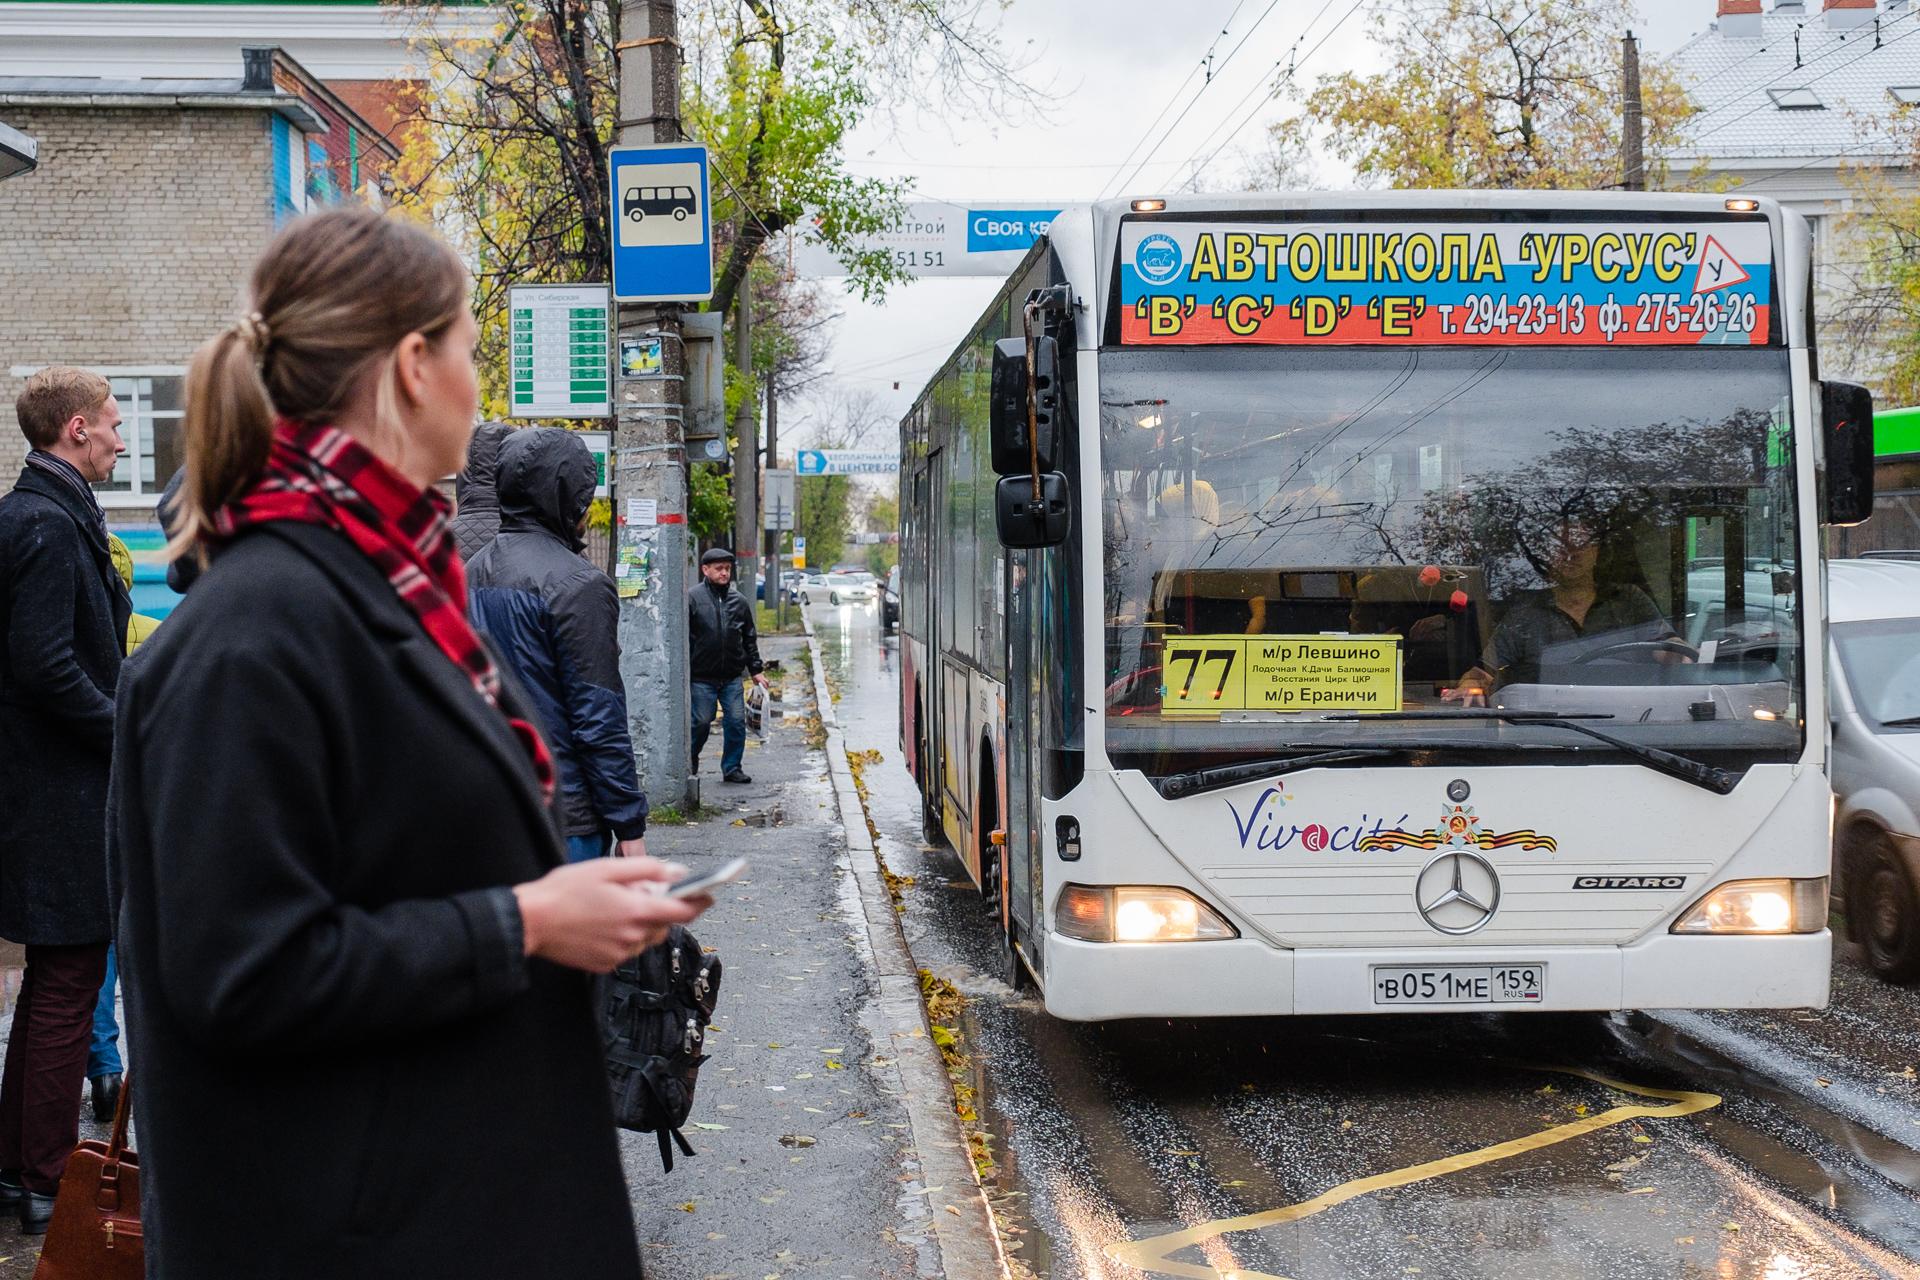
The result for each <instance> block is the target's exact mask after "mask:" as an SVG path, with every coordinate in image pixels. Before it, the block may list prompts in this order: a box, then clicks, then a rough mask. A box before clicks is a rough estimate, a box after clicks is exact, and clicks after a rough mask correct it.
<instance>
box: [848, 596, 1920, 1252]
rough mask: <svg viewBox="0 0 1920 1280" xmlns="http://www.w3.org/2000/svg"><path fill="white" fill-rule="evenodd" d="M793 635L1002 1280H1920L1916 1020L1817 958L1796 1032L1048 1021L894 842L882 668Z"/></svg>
mask: <svg viewBox="0 0 1920 1280" xmlns="http://www.w3.org/2000/svg"><path fill="white" fill-rule="evenodd" d="M813 620H814V626H815V628H816V632H817V634H818V637H819V639H820V641H821V642H822V644H823V646H824V655H825V658H826V664H827V669H828V672H829V679H830V680H835V681H838V682H839V684H840V689H839V693H840V699H841V700H840V704H839V708H840V717H841V720H842V722H843V723H844V724H845V725H846V726H847V738H848V746H849V749H850V750H856V751H857V750H862V749H874V750H878V751H880V752H881V753H882V755H883V757H884V763H883V764H881V765H880V766H878V767H870V768H868V770H867V771H866V780H867V783H868V786H869V788H870V792H871V806H872V813H871V816H872V818H873V820H874V822H875V824H876V825H877V827H878V829H879V833H880V837H881V839H880V847H881V854H882V856H883V857H884V858H885V859H886V861H887V863H888V865H889V866H890V868H891V869H892V870H893V871H894V872H895V873H897V874H902V875H911V876H913V877H914V880H915V883H914V884H913V885H912V886H911V887H910V888H908V889H907V890H906V905H907V911H906V916H905V922H906V927H907V933H908V938H909V941H910V943H911V945H912V947H913V950H914V954H915V957H916V960H917V962H918V963H920V964H921V965H923V966H925V967H927V968H930V969H932V970H934V971H935V972H936V973H938V974H940V975H941V976H943V977H946V978H947V979H949V980H950V981H952V982H954V983H955V984H956V985H957V986H958V987H959V988H960V990H961V991H962V992H963V993H964V995H965V996H966V998H967V1019H966V1023H965V1028H964V1030H965V1036H966V1042H965V1043H966V1048H967V1049H968V1050H969V1052H970V1054H971V1057H972V1061H973V1065H974V1081H973V1083H974V1084H975V1085H976V1087H978V1088H979V1089H980V1093H981V1103H982V1105H981V1108H980V1109H981V1116H982V1122H983V1123H984V1125H985V1126H986V1127H987V1129H988V1130H989V1132H990V1134H991V1135H992V1138H993V1143H994V1153H995V1156H996V1158H997V1161H998V1165H999V1168H998V1172H997V1174H996V1175H995V1177H994V1179H993V1186H992V1188H991V1196H992V1199H993V1200H994V1203H995V1207H996V1210H997V1212H998V1213H999V1215H1000V1220H1001V1222H1002V1223H1003V1227H1004V1229H1005V1230H1006V1232H1007V1235H1008V1243H1009V1246H1010V1247H1011V1249H1012V1256H1013V1257H1015V1258H1016V1259H1018V1260H1019V1265H1021V1266H1023V1267H1024V1268H1026V1269H1027V1270H1028V1271H1029V1272H1030V1273H1031V1274H1033V1275H1036V1276H1045V1277H1049V1278H1051V1280H1079V1278H1081V1277H1089V1278H1091V1277H1103V1278H1104V1277H1114V1278H1116V1280H1117V1278H1119V1277H1136V1276H1189V1277H1217V1276H1237V1277H1242V1278H1244V1280H1255V1278H1257V1277H1288V1278H1289V1280H1323V1278H1325V1280H1331V1278H1334V1277H1341V1278H1345V1277H1367V1278H1369V1280H1371V1278H1373V1277H1390V1276H1414V1275H1417V1276H1421V1277H1424V1278H1431V1277H1459V1278H1461V1280H1467V1278H1470V1277H1471V1278H1476V1280H1477V1278H1480V1277H1511V1278H1512V1280H1544V1278H1547V1277H1562V1276H1566V1277H1574V1276H1580V1277H1585V1276H1595V1277H1631V1278H1635V1280H1638V1278H1640V1277H1688V1278H1691V1277H1715V1278H1716V1280H1733V1278H1744V1277H1754V1278H1755V1280H1803V1278H1811V1277H1867V1276H1883V1277H1892V1276H1920V1196H1917V1195H1916V1190H1917V1189H1920V1080H1916V1077H1915V1073H1916V1072H1920V993H1916V992H1915V991H1912V990H1904V989H1899V988H1891V987H1888V986H1886V985H1884V984H1882V983H1880V982H1879V981H1878V980H1877V979H1875V978H1874V977H1872V975H1871V974H1869V973H1867V972H1866V971H1865V970H1863V969H1862V968H1861V967H1860V966H1859V965H1858V964H1857V963H1856V962H1855V961H1854V960H1853V959H1852V958H1851V957H1850V956H1846V957H1843V958H1842V959H1841V960H1840V962H1839V963H1838V965H1837V968H1836V972H1835V975H1834V997H1833V1005H1832V1007H1831V1008H1829V1009H1828V1010H1826V1011H1823V1012H1820V1013H1807V1012H1785V1013H1768V1014H1748V1013H1702V1014H1666V1015H1660V1016H1659V1017H1657V1018H1656V1017H1649V1016H1643V1015H1635V1016H1633V1017H1621V1018H1606V1017H1600V1016H1585V1015H1551V1014H1550V1015H1538V1014H1536V1015H1532V1016H1526V1015H1468V1016H1460V1017H1451V1016H1449V1017H1424V1018H1401V1017H1373V1018H1339V1019H1334V1018H1325V1019H1257V1020H1234V1021H1193V1022H1174V1021H1165V1020H1153V1021H1138V1022H1125V1023H1108V1024H1101V1025H1078V1024H1072V1023H1065V1022H1060V1021H1057V1020H1054V1019H1052V1018H1049V1017H1048V1016H1047V1015H1046V1014H1045V1013H1043V1012H1042V1011H1041V1009H1040V1007H1039V1005H1038V1002H1037V1001H1036V1000H1035V999H1034V998H1033V997H1032V996H1031V995H1028V994H1020V995H1016V994H1015V993H1014V992H1012V991H1010V990H1009V989H1008V988H1007V987H1006V986H1005V985H1004V983H1002V982H1000V981H999V980H997V979H996V978H994V977H992V976H991V974H992V973H993V971H994V961H993V936H992V933H991V921H990V917H989V915H988V913H987V910H986V907H985V904H984V903H983V901H982V900H981V899H980V897H979V895H978V894H977V892H976V891H975V890H974V889H973V887H972V885H971V884H970V882H968V881H967V879H966V875H965V872H964V871H963V870H962V869H961V867H960V865H959V863H958V861H957V860H956V859H955V858H954V857H953V855H952V854H950V853H948V852H947V851H945V850H944V849H929V848H927V847H926V846H925V845H924V844H923V843H922V842H921V840H920V837H919V808H918V805H919V800H918V796H917V794H916V792H915V790H914V787H913V783H912V781H911V779H909V778H908V776H907V774H906V772H905V770H904V768H902V767H901V763H900V751H899V747H898V743H897V740H896V739H897V715H898V713H897V706H898V701H897V692H896V686H895V681H896V678H897V672H898V666H899V654H898V650H897V648H896V647H895V642H894V641H892V640H890V639H889V640H887V641H885V642H884V643H883V642H882V640H881V638H880V636H879V632H878V625H877V621H876V618H875V615H874V613H873V612H872V610H871V609H869V608H860V607H852V608H848V607H843V608H840V609H826V608H822V609H818V610H816V611H815V614H814V619H813Z"/></svg>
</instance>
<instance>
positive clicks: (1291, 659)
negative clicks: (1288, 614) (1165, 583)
mask: <svg viewBox="0 0 1920 1280" xmlns="http://www.w3.org/2000/svg"><path fill="white" fill-rule="evenodd" d="M1161 675H1162V677H1163V680H1162V684H1161V687H1160V709H1161V710H1162V711H1163V712H1165V713H1167V714H1169V715H1211V714H1216V713H1218V712H1221V711H1398V710H1399V709H1400V640H1399V637H1397V636H1244V635H1242V636H1169V637H1167V640H1166V643H1165V648H1164V650H1163V661H1162V670H1161Z"/></svg>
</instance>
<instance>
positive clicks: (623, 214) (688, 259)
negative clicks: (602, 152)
mask: <svg viewBox="0 0 1920 1280" xmlns="http://www.w3.org/2000/svg"><path fill="white" fill-rule="evenodd" d="M608 165H609V168H610V171H611V172H610V181H611V184H612V187H611V190H612V197H613V198H612V203H611V205H610V206H609V207H610V208H611V209H612V210H613V213H614V232H613V296H614V299H615V300H616V301H619V302H705V301H706V300H707V299H708V298H711V297H712V296H713V211H712V208H711V207H710V205H709V202H708V185H707V173H708V163H707V149H706V148H705V147H703V146H699V145H696V144H678V145H674V146H664V147H615V148H614V149H613V151H612V152H611V153H610V155H609V159H608Z"/></svg>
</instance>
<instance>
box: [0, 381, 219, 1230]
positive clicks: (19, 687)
mask: <svg viewBox="0 0 1920 1280" xmlns="http://www.w3.org/2000/svg"><path fill="white" fill-rule="evenodd" d="M14 407H15V409H16V411H17V413H18V416H19V421H20V430H21V432H22V434H24V435H25V436H26V438H27V444H28V445H29V446H30V449H31V451H30V452H29V453H28V454H27V465H26V467H25V469H24V470H22V471H21V473H20V479H19V480H18V481H17V482H16V484H15V486H14V489H13V491H12V492H11V493H8V494H7V495H6V496H5V497H0V815H4V818H3V819H0V938H7V939H9V940H11V941H13V942H17V943H21V944H23V945H24V946H25V948H26V958H27V966H26V973H25V975H24V976H23V978H22V979H21V983H20V995H19V998H18V999H17V1000H16V1001H15V1004H14V1013H13V1027H12V1030H11V1032H10V1033H9V1036H8V1040H7V1057H6V1068H5V1071H4V1073H0V1207H6V1208H14V1209H16V1210H17V1211H18V1212H19V1214H20V1226H21V1229H22V1230H23V1231H25V1232H27V1233H29V1234H39V1233H41V1232H44V1231H45V1230H46V1229H47V1223H48V1221H49V1220H50V1219H51V1218H52V1216H53V1197H54V1193H55V1191H57V1190H58V1189H59V1185H60V1175H61V1174H62V1173H63V1172H65V1170H66V1165H67V1156H68V1154H69V1153H70V1152H71V1151H72V1150H73V1146H74V1143H75V1141H76V1140H77V1138H78V1131H79V1121H80V1116H79V1106H78V1100H79V1096H80V1087H81V1081H82V1079H83V1077H84V1075H85V1072H86V1065H87V1045H88V1041H89V1039H90V1035H91V1031H92V1027H93V1009H94V1001H95V997H96V996H97V995H98V993H99V991H100V983H101V979H102V977H103V976H104V975H105V973H106V965H107V943H108V940H109V939H110V938H111V936H112V932H113V930H112V924H111V920H110V918H109V908H108V903H107V853H106V826H107V822H106V815H107V775H108V770H109V766H110V765H111V763H112V746H113V697H114V687H115V685H116V684H117V682H118V680H119V677H120V663H121V658H122V654H123V653H124V649H123V645H124V641H125V637H126V634H127V619H128V617H129V616H130V615H131V614H132V612H133V606H132V603H131V601H130V600H129V598H128V595H127V588H126V584H125V583H124V582H122V581H121V578H120V574H119V571H118V570H117V569H116V568H115V566H114V563H113V556H112V552H111V550H110V548H109V544H108V541H107V522H106V516H105V514H104V513H103V512H102V511H101V510H100V504H99V503H98V502H97V501H96V500H95V499H94V496H93V486H94V485H96V484H98V483H100V482H101V481H103V480H106V479H107V478H108V477H110V476H111V475H112V474H113V469H114V464H115V462H116V461H117V460H118V459H119V457H120V455H121V454H122V453H125V452H126V445H125V444H124V443H122V441H121V439H120V407H119V405H117V404H116V403H114V399H113V389H112V387H111V385H110V384H109V383H108V382H107V380H106V379H105V378H103V377H101V376H100V375H99V374H97V373H90V372H88V371H86V370H84V369H73V368H67V367H64V366H58V365H56V366H53V367H50V368H46V369H42V370H40V372H38V373H36V374H34V375H33V376H32V377H30V378H28V379H27V385H26V389H25V390H24V391H22V392H21V393H20V398H19V400H18V401H17V402H16V403H15V406H14ZM203 745H204V744H203Z"/></svg>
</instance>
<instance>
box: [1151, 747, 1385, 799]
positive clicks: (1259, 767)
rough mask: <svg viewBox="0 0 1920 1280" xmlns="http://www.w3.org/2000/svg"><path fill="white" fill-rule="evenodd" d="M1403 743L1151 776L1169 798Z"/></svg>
mask: <svg viewBox="0 0 1920 1280" xmlns="http://www.w3.org/2000/svg"><path fill="white" fill-rule="evenodd" d="M1406 750H1407V748H1405V747H1342V748H1340V749H1338V750H1335V751H1306V752H1295V753H1293V754H1292V755H1279V756H1267V757H1266V758H1264V759H1261V760H1245V761H1242V762H1241V763H1239V764H1223V765H1217V766H1215V767H1214V768H1211V769H1195V770H1193V771H1191V772H1189V773H1174V774H1169V775H1167V776H1166V777H1164V778H1156V779H1154V783H1153V785H1154V787H1155V788H1156V789H1157V790H1158V791H1159V792H1160V794H1161V795H1162V796H1164V797H1166V798H1167V799H1169V800H1178V799H1179V798H1180V797H1182V796H1192V795H1198V794H1200V793H1201V792H1202V791H1217V790H1218V789H1219V788H1221V787H1230V786H1233V785H1234V784H1235V783H1237V782H1253V781H1256V780H1257V779H1260V778H1277V777H1279V776H1280V775H1281V774H1283V773H1291V772H1293V771H1294V770H1295V769H1311V768H1313V767H1314V766H1316V765H1323V764H1344V763H1345V762H1346V761H1348V760H1377V759H1379V758H1380V757H1381V756H1394V755H1399V754H1401V753H1402V752H1404V751H1406Z"/></svg>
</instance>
